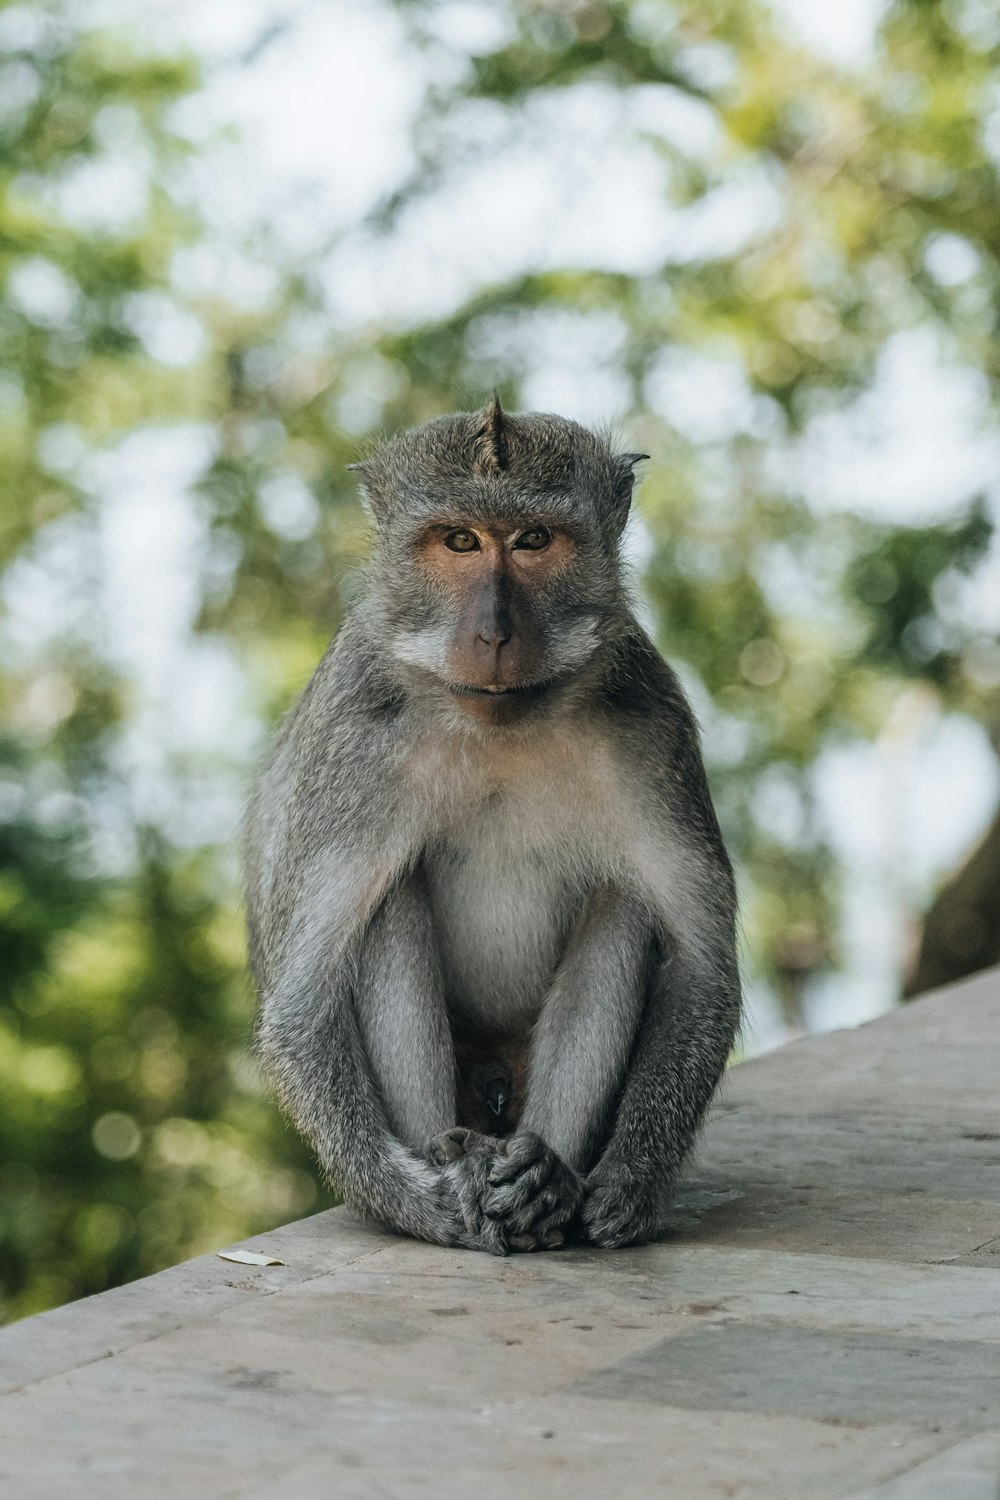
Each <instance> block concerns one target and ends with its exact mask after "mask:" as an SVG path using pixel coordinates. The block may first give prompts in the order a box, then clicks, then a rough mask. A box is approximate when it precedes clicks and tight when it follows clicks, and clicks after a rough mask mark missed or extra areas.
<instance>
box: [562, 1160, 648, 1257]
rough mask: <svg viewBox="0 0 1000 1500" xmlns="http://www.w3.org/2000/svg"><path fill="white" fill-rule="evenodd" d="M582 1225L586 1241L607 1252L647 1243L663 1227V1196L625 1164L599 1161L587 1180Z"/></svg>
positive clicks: (581, 1209) (581, 1213)
mask: <svg viewBox="0 0 1000 1500" xmlns="http://www.w3.org/2000/svg"><path fill="white" fill-rule="evenodd" d="M580 1226H581V1228H582V1230H583V1238H584V1239H585V1240H586V1241H587V1242H588V1243H589V1244H591V1245H600V1246H601V1248H602V1249H604V1250H617V1249H619V1248H620V1247H621V1246H622V1245H641V1244H645V1243H646V1242H647V1241H648V1240H651V1239H654V1238H655V1237H656V1233H657V1229H658V1227H659V1194H658V1193H657V1192H655V1191H651V1190H650V1188H649V1187H648V1185H647V1184H645V1183H643V1182H642V1181H640V1179H638V1178H637V1177H636V1176H635V1174H634V1173H633V1172H631V1171H630V1170H629V1169H628V1167H626V1166H624V1165H623V1164H622V1163H620V1162H609V1161H602V1162H598V1164H597V1166H596V1167H595V1168H594V1170H593V1171H592V1172H591V1173H590V1175H589V1177H588V1178H587V1181H586V1185H585V1196H584V1199H583V1204H582V1206H581V1208H580Z"/></svg>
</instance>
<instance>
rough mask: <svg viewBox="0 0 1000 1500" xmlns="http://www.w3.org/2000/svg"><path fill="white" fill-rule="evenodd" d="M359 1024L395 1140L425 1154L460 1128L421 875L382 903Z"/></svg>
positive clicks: (364, 960)
mask: <svg viewBox="0 0 1000 1500" xmlns="http://www.w3.org/2000/svg"><path fill="white" fill-rule="evenodd" d="M356 996H357V1012H358V1024H359V1026H360V1028H361V1035H362V1038H363V1040H364V1044H365V1048H366V1050H367V1053H368V1057H369V1060H370V1062H371V1066H372V1070H373V1072H374V1074H375V1079H376V1081H377V1083H378V1085H379V1088H380V1089H381V1091H382V1098H383V1099H384V1101H385V1107H386V1112H387V1113H388V1116H389V1123H390V1125H391V1127H392V1130H393V1132H394V1134H395V1135H396V1136H398V1138H399V1139H400V1140H401V1141H404V1142H405V1143H406V1145H408V1146H412V1147H413V1149H414V1150H415V1151H421V1150H423V1148H424V1147H425V1145H426V1143H427V1141H428V1140H429V1139H430V1137H431V1136H434V1135H437V1134H438V1133H439V1132H440V1131H442V1130H447V1129H449V1128H450V1127H451V1126H453V1125H454V1123H455V1049H454V1046H453V1044H452V1039H451V1028H450V1026H449V1024H448V1014H447V1011H446V1008H445V1002H444V989H443V986H442V982H441V964H440V960H439V958H438V953H437V947H436V945H435V941H434V932H433V929H432V926H431V916H430V910H429V908H428V904H427V896H426V893H425V891H424V888H423V882H422V880H421V877H420V875H419V874H416V875H413V876H411V877H410V878H409V879H408V880H404V881H403V882H402V883H401V884H400V885H399V886H397V887H396V889H395V890H394V891H392V892H391V894H390V895H389V896H388V897H387V899H386V900H385V901H384V902H383V903H382V906H381V907H380V908H379V910H378V911H377V912H376V914H375V916H374V917H373V919H372V921H371V923H370V925H369V928H368V931H367V933H366V934H365V939H364V945H363V947H362V951H361V956H360V959H359V962H358V978H357V986H356Z"/></svg>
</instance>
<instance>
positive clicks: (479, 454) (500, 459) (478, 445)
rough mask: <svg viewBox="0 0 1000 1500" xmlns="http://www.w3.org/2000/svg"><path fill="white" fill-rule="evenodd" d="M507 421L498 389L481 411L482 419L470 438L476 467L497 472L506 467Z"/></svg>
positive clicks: (488, 471)
mask: <svg viewBox="0 0 1000 1500" xmlns="http://www.w3.org/2000/svg"><path fill="white" fill-rule="evenodd" d="M506 428H507V423H506V418H505V416H504V413H503V407H502V406H501V405H500V393H499V391H494V392H493V400H492V401H491V402H490V404H489V406H488V407H487V408H486V410H485V412H484V413H483V420H482V423H481V425H480V427H479V428H478V429H477V431H476V433H475V436H474V437H473V439H472V453H473V460H474V462H475V465H476V468H477V469H482V470H483V471H484V472H485V473H487V474H499V473H500V472H501V470H503V469H506V467H507V457H508V450H507V430H506Z"/></svg>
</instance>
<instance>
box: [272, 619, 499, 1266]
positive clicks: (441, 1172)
mask: <svg viewBox="0 0 1000 1500" xmlns="http://www.w3.org/2000/svg"><path fill="white" fill-rule="evenodd" d="M365 649H366V647H365V638H364V634H363V633H361V634H359V633H358V631H357V629H356V627H355V625H354V624H353V623H352V622H350V621H349V622H348V623H347V624H346V625H345V627H344V629H343V631H342V632H341V635H340V636H339V637H338V638H337V641H336V643H335V644H334V646H333V647H332V648H331V650H330V651H329V652H328V653H327V655H326V657H324V660H323V662H322V663H321V665H320V667H319V669H318V670H317V672H316V674H315V676H314V678H313V680H312V682H311V683H310V685H309V688H308V689H307V691H306V693H305V694H304V695H303V697H302V699H300V701H299V704H298V705H297V707H296V709H295V710H294V712H293V714H292V715H291V716H290V718H289V719H288V721H287V722H286V725H285V727H284V730H283V732H282V734H281V735H280V737H279V739H278V742H277V745H276V747H275V751H274V754H273V755H272V759H271V761H270V764H269V765H268V767H267V769H266V770H265V772H264V775H263V776H262V778H261V782H260V787H259V791H258V793H257V796H256V797H255V799H254V802H253V804H252V806H251V809H250V813H249V818H248V823H247V876H248V881H247V910H248V919H249V926H250V935H251V958H252V963H253V968H254V974H255V978H256V980H257V985H258V989H259V992H260V998H261V1005H260V1016H259V1021H258V1045H259V1050H260V1055H261V1059H262V1061H263V1063H264V1066H265V1069H266V1071H267V1072H268V1074H269V1075H270V1077H271V1079H272V1081H273V1083H274V1084H275V1086H276V1088H277V1091H278V1094H279V1096H280V1098H281V1101H282V1103H283V1105H284V1107H285V1109H286V1111H287V1113H288V1114H289V1116H290V1117H291V1119H292V1120H293V1121H294V1123H295V1124H296V1125H297V1126H298V1128H299V1129H300V1130H301V1131H302V1132H303V1134H305V1135H306V1136H307V1137H308V1139H309V1140H310V1141H311V1143H312V1144H313V1146H314V1148H315V1150H316V1152H317V1155H318V1156H319V1159H320V1163H321V1165H322V1167H323V1170H324V1172H325V1173H326V1174H327V1175H328V1176H329V1178H330V1179H331V1181H332V1182H333V1183H334V1184H335V1185H336V1186H337V1187H338V1188H339V1189H340V1190H341V1191H342V1192H343V1193H344V1196H345V1198H346V1199H347V1200H348V1202H349V1203H351V1204H352V1205H353V1206H355V1207H357V1208H358V1209H359V1210H360V1211H361V1212H362V1213H364V1214H366V1215H368V1216H369V1217H371V1218H375V1219H378V1220H380V1221H381V1222H382V1223H385V1224H388V1225H391V1226H393V1227H395V1228H397V1229H400V1230H403V1231H404V1232H406V1233H409V1234H413V1235H416V1236H419V1237H421V1238H423V1239H429V1240H432V1241H435V1242H437V1243H443V1244H457V1243H463V1244H468V1243H472V1242H475V1243H477V1244H481V1245H482V1247H483V1248H489V1249H500V1248H502V1246H501V1241H500V1231H499V1229H498V1228H497V1227H496V1226H493V1225H486V1224H483V1223H482V1215H481V1210H480V1209H479V1207H478V1203H479V1199H480V1198H481V1196H482V1194H481V1192H474V1191H473V1188H474V1186H475V1183H474V1182H473V1181H472V1179H473V1177H474V1176H475V1174H476V1173H479V1174H480V1176H481V1175H482V1174H483V1171H484V1164H483V1159H482V1158H481V1157H479V1158H477V1159H475V1160H471V1159H470V1162H469V1163H464V1162H462V1161H458V1162H454V1163H449V1164H445V1165H443V1166H440V1165H435V1164H433V1163H431V1162H430V1161H428V1159H427V1158H426V1156H425V1155H424V1154H423V1152H422V1150H421V1148H422V1147H423V1145H424V1143H425V1142H424V1139H422V1138H421V1137H422V1136H424V1135H425V1134H431V1133H432V1132H433V1131H435V1130H441V1129H445V1128H447V1127H449V1126H452V1125H454V1123H455V1122H454V1101H453V1087H454V1083H453V1077H452V1074H451V1069H452V1067H453V1063H452V1061H451V1056H450V1036H446V1024H445V1020H444V1015H443V1000H442V997H441V994H440V980H439V976H438V975H437V961H436V958H435V956H434V953H433V945H432V943H431V941H430V935H429V917H428V915H427V912H426V903H425V901H424V898H423V894H422V890H421V888H420V886H419V883H418V882H417V880H416V878H415V877H414V875H413V874H412V871H413V868H414V866H415V864H416V863H417V859H418V855H419V849H420V845H421V841H422V839H423V838H424V836H425V829H426V824H425V822H421V821H420V820H419V817H418V814H417V813H416V812H415V811H414V805H415V799H414V798H413V797H412V796H409V795H407V794H406V790H405V788H401V782H400V777H399V774H398V759H399V754H400V746H401V745H402V746H405V744H406V736H405V734H402V733H401V732H400V728H399V725H398V722H397V721H396V720H395V718H394V709H393V703H392V699H391V694H390V693H389V691H388V690H387V689H385V688H384V686H383V685H382V684H381V683H380V681H379V679H378V674H377V673H376V672H375V671H374V669H373V668H372V667H371V664H370V663H368V665H367V666H366V658H365ZM470 1226H471V1227H470ZM476 1231H479V1233H478V1234H477V1233H476Z"/></svg>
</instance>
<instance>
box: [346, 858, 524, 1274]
mask: <svg viewBox="0 0 1000 1500" xmlns="http://www.w3.org/2000/svg"><path fill="white" fill-rule="evenodd" d="M356 1006H357V1013H358V1023H359V1026H360V1029H361V1035H362V1039H363V1041H364V1045H365V1049H366V1051H367V1053H368V1058H369V1061H370V1063H371V1067H372V1071H373V1073H374V1075H375V1079H376V1082H377V1083H378V1086H379V1090H380V1092H381V1095H382V1099H383V1101H384V1103H385V1107H386V1111H387V1113H388V1117H389V1124H390V1126H391V1128H392V1131H393V1133H394V1135H395V1136H396V1137H397V1138H398V1139H399V1140H401V1141H403V1142H404V1143H405V1144H406V1145H407V1146H410V1147H411V1148H412V1149H413V1150H414V1151H418V1152H421V1153H422V1154H425V1155H426V1156H427V1157H428V1159H429V1160H430V1161H431V1162H433V1163H434V1164H435V1165H437V1166H440V1167H443V1168H444V1170H445V1177H446V1179H447V1181H448V1182H449V1183H450V1185H451V1187H452V1188H453V1189H454V1191H455V1193H456V1195H457V1197H458V1202H459V1206H460V1208H461V1211H462V1217H463V1220H464V1223H465V1228H466V1233H467V1236H468V1238H469V1240H470V1242H471V1243H474V1244H476V1245H481V1246H482V1247H483V1248H486V1249H489V1250H492V1251H494V1252H499V1251H500V1250H501V1249H502V1246H501V1244H500V1240H501V1237H502V1229H501V1227H500V1226H499V1225H498V1224H497V1223H496V1222H494V1221H491V1220H488V1219H486V1218H484V1215H483V1196H484V1190H485V1185H486V1178H487V1176H488V1175H489V1170H490V1167H491V1165H492V1157H493V1155H495V1153H496V1149H497V1147H498V1145H499V1143H498V1142H495V1141H492V1140H488V1138H487V1137H483V1136H481V1137H479V1138H478V1147H477V1149H476V1150H474V1151H473V1150H472V1149H469V1148H467V1149H465V1150H463V1151H461V1152H458V1151H455V1152H454V1153H453V1154H447V1153H442V1152H441V1151H440V1149H435V1142H436V1141H441V1140H442V1139H443V1136H442V1132H446V1131H448V1130H449V1128H451V1127H454V1124H455V1049H454V1043H453V1041H452V1035H451V1027H450V1025H449V1022H448V1014H447V1009H446V1006H445V999H444V987H443V984H442V980H441V964H440V960H439V958H438V952H437V946H436V943H435V939H434V931H433V926H432V921H431V913H430V907H429V905H428V901H427V893H426V890H425V888H424V884H423V880H422V877H421V876H420V874H419V873H417V874H415V875H412V876H411V877H410V878H409V879H408V880H405V881H403V882H402V883H401V884H400V885H399V886H398V887H397V888H396V889H395V890H394V891H393V892H392V893H391V895H390V896H389V897H388V898H387V899H386V901H385V902H384V903H383V904H382V906H381V908H380V909H379V911H378V912H377V913H376V915H375V917H374V918H373V920H372V922H371V924H370V926H369V929H368V932H367V933H366V935H365V942H364V946H363V949H362V953H361V957H360V960H359V964H358V980H357V986H356Z"/></svg>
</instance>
